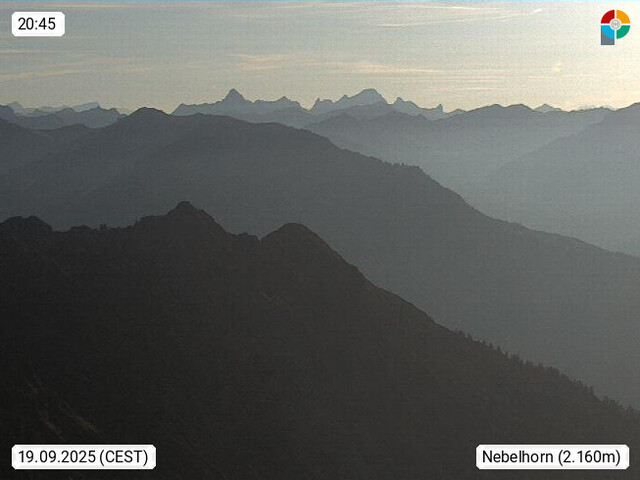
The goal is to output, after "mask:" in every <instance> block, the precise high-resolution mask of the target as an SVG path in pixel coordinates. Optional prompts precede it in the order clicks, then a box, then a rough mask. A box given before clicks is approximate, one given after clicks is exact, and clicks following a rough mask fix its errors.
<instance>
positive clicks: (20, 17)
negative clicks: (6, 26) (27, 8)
mask: <svg viewBox="0 0 640 480" xmlns="http://www.w3.org/2000/svg"><path fill="white" fill-rule="evenodd" d="M64 20H65V19H64V13H62V12H14V14H13V15H11V33H13V36H14V37H61V36H63V35H64V28H65V25H64Z"/></svg>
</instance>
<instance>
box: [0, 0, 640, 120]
mask: <svg viewBox="0 0 640 480" xmlns="http://www.w3.org/2000/svg"><path fill="white" fill-rule="evenodd" d="M612 8H619V9H622V10H624V11H626V13H627V14H629V16H630V18H631V31H630V33H629V34H628V35H627V36H626V37H625V38H623V39H621V40H620V41H619V42H618V44H617V45H615V46H601V45H600V33H599V28H600V26H599V22H600V18H601V16H602V15H603V14H604V13H605V12H606V11H607V10H610V9H612ZM16 10H19V11H24V10H31V11H62V12H64V13H65V15H66V31H67V33H66V35H65V36H64V37H62V38H14V37H13V36H12V35H11V32H10V28H11V27H10V25H11V22H10V17H11V14H12V13H13V12H14V11H16ZM636 22H637V27H635V25H636ZM231 87H235V88H237V89H238V90H239V91H240V92H241V93H243V94H244V95H245V96H246V97H247V98H249V99H256V98H263V99H276V98H279V97H280V96H282V95H287V96H288V97H290V98H293V99H296V100H299V101H300V102H301V103H302V104H303V105H306V106H309V105H311V104H312V103H313V101H314V100H315V99H316V98H317V97H320V98H333V99H336V98H338V97H340V96H341V95H342V94H343V93H346V94H349V95H351V94H354V93H356V92H358V91H360V90H362V89H364V88H367V87H373V88H376V89H377V90H378V91H379V92H380V93H382V94H383V95H384V96H385V97H386V98H387V99H388V100H391V101H393V100H394V99H395V98H396V97H397V96H401V97H403V98H405V99H410V100H413V101H415V102H416V103H418V104H419V105H421V106H434V105H436V104H438V103H443V104H444V105H445V109H447V110H452V109H454V108H465V109H469V108H474V107H478V106H481V105H486V104H492V103H500V104H503V105H507V104H513V103H525V104H528V105H531V106H537V105H539V104H541V103H550V104H552V105H556V106H560V107H563V108H575V107H578V106H582V105H596V104H597V105H603V104H608V105H613V106H616V107H621V106H625V105H628V104H630V103H634V102H636V101H640V3H615V4H612V3H602V4H601V3H580V2H577V3H521V2H513V3H471V2H465V3H448V2H423V3H411V4H409V3H393V4H387V3H366V2H360V3H296V2H288V3H260V2H249V3H204V2H200V3H111V2H109V3H106V2H105V3H55V2H51V3H46V4H38V3H28V2H21V3H0V104H6V103H9V102H11V101H14V100H18V101H19V102H21V103H22V104H23V105H25V106H38V105H53V106H56V105H62V104H78V103H84V102H88V101H94V100H95V101H99V102H100V103H101V104H103V105H105V106H120V107H128V108H135V107H139V106H142V105H147V106H155V107H159V108H162V109H164V110H168V111H170V110H173V109H174V108H175V107H176V106H177V105H178V104H179V103H181V102H184V103H202V102H211V101H215V100H218V99H219V98H221V97H223V96H224V95H225V94H226V92H227V91H228V90H229V89H230V88H231Z"/></svg>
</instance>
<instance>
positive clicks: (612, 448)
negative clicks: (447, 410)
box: [476, 445, 629, 470]
mask: <svg viewBox="0 0 640 480" xmlns="http://www.w3.org/2000/svg"><path fill="white" fill-rule="evenodd" d="M476 467H478V468H479V469H480V470H626V469H627V468H629V447H627V446H626V445H478V448H476Z"/></svg>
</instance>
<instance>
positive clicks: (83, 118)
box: [0, 102, 124, 130]
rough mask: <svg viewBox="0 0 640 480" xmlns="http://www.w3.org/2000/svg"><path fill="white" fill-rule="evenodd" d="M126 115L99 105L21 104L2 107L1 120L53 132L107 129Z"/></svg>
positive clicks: (15, 103)
mask: <svg viewBox="0 0 640 480" xmlns="http://www.w3.org/2000/svg"><path fill="white" fill-rule="evenodd" d="M123 116H124V115H123V114H121V113H120V112H118V111H117V110H116V109H115V108H110V109H108V110H105V109H103V108H101V107H100V105H98V104H97V103H88V104H84V105H78V106H76V107H60V108H53V107H41V108H39V109H24V108H23V107H22V106H21V105H20V104H19V103H17V102H13V103H11V104H9V105H7V106H1V105H0V119H1V120H6V121H8V122H10V123H14V124H16V125H20V126H22V127H26V128H30V129H34V130H52V129H56V128H61V127H65V126H70V125H76V124H79V125H84V126H86V127H89V128H100V127H106V126H107V125H111V124H112V123H115V122H116V121H117V120H118V119H120V118H122V117H123Z"/></svg>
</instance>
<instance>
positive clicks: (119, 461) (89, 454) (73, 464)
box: [11, 445, 156, 470]
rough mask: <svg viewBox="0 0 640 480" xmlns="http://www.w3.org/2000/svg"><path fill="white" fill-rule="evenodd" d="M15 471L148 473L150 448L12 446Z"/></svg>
mask: <svg viewBox="0 0 640 480" xmlns="http://www.w3.org/2000/svg"><path fill="white" fill-rule="evenodd" d="M11 465H12V466H13V468H14V469H16V470H151V469H153V468H155V466H156V447H154V446H153V445H14V446H13V448H12V449H11Z"/></svg>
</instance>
